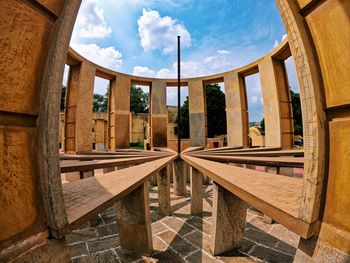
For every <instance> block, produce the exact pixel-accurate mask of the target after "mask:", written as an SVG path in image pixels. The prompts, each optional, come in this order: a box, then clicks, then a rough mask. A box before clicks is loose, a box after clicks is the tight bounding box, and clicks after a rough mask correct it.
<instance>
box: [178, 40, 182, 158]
mask: <svg viewBox="0 0 350 263" xmlns="http://www.w3.org/2000/svg"><path fill="white" fill-rule="evenodd" d="M180 40H181V36H177V152H178V153H179V154H180V153H181V121H180V120H181V84H180V79H181V63H180V62H181V56H180V55H181V50H180Z"/></svg>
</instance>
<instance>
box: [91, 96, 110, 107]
mask: <svg viewBox="0 0 350 263" xmlns="http://www.w3.org/2000/svg"><path fill="white" fill-rule="evenodd" d="M107 108H108V94H107V93H106V94H105V95H100V94H94V96H93V105H92V111H93V112H107Z"/></svg>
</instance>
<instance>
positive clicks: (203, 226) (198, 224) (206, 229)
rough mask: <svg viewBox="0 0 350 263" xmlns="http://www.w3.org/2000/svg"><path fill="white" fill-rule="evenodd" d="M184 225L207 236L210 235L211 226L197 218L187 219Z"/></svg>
mask: <svg viewBox="0 0 350 263" xmlns="http://www.w3.org/2000/svg"><path fill="white" fill-rule="evenodd" d="M186 223H187V224H189V225H191V226H193V227H195V228H197V229H198V230H199V231H202V232H203V233H205V234H207V235H211V233H212V225H211V224H210V223H209V222H207V221H204V220H203V219H201V218H199V217H197V216H193V217H191V218H189V219H187V220H186Z"/></svg>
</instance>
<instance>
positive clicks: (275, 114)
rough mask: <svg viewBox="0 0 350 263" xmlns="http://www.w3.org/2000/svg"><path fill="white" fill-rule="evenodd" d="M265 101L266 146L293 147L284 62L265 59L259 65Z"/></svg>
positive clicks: (291, 119)
mask: <svg viewBox="0 0 350 263" xmlns="http://www.w3.org/2000/svg"><path fill="white" fill-rule="evenodd" d="M259 72H260V78H261V87H262V93H263V100H264V118H265V146H280V147H283V148H291V147H293V110H292V103H291V95H290V91H289V84H288V78H287V74H286V69H285V66H284V63H283V61H278V60H275V59H273V58H272V57H269V56H268V57H265V58H264V59H263V60H262V62H261V63H260V64H259Z"/></svg>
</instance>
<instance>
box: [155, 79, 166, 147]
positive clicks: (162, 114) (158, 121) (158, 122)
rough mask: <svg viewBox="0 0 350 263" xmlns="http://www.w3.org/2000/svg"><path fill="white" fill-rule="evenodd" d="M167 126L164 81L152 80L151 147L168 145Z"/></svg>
mask: <svg viewBox="0 0 350 263" xmlns="http://www.w3.org/2000/svg"><path fill="white" fill-rule="evenodd" d="M167 128H168V110H167V105H166V82H165V81H161V80H154V81H152V87H151V132H152V135H151V136H152V140H151V142H152V145H151V147H167V146H168V137H167Z"/></svg>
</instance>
